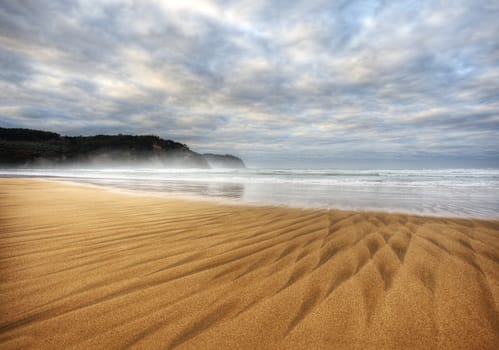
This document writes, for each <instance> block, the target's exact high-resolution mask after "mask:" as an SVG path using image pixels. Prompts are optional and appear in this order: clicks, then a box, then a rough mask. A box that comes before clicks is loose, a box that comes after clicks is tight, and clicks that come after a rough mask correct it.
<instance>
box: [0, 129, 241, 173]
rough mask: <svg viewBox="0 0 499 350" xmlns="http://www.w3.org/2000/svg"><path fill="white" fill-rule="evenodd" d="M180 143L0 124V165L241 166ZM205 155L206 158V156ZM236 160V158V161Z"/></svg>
mask: <svg viewBox="0 0 499 350" xmlns="http://www.w3.org/2000/svg"><path fill="white" fill-rule="evenodd" d="M212 156H213V155H211V154H210V155H208V156H207V157H205V156H204V155H202V154H199V153H196V152H194V151H191V150H190V149H189V147H187V146H186V145H184V144H182V143H178V142H175V141H171V140H163V139H161V138H159V137H158V136H153V135H145V136H134V135H121V134H120V135H96V136H61V135H59V134H56V133H53V132H47V131H40V130H31V129H9V128H0V165H3V166H12V165H38V166H43V165H51V166H52V165H63V164H64V165H66V164H68V165H71V164H74V165H76V164H79V163H84V164H86V165H96V166H97V165H106V166H109V165H113V166H114V165H133V164H142V165H148V166H151V165H157V166H167V167H183V168H186V167H189V168H210V167H230V168H244V167H245V166H244V163H243V162H242V161H241V159H239V158H237V157H234V156H231V155H224V156H221V155H215V156H216V157H217V158H216V162H215V163H213V164H212V162H210V161H209V158H212ZM207 158H208V159H207ZM236 160H238V161H236Z"/></svg>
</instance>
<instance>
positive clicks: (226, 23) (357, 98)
mask: <svg viewBox="0 0 499 350" xmlns="http://www.w3.org/2000/svg"><path fill="white" fill-rule="evenodd" d="M498 16H499V6H497V5H495V4H494V3H493V2H488V1H485V0H484V1H471V0H461V1H455V2H453V6H452V7H449V6H448V5H447V4H445V3H440V2H434V1H418V2H415V1H400V2H384V1H282V2H281V1H209V0H203V1H195V2H192V3H191V2H189V1H183V2H164V1H140V2H138V1H117V0H108V1H83V0H82V1H70V2H69V1H52V2H50V3H45V2H39V1H19V2H13V1H0V88H1V89H2V95H1V96H0V118H1V120H2V124H5V125H7V126H18V127H30V128H41V129H43V128H46V129H48V128H50V129H51V130H53V131H57V132H60V133H62V134H91V133H97V132H98V133H104V132H106V133H118V132H126V133H148V134H150V133H155V134H159V135H160V136H162V137H167V138H172V139H175V140H178V141H181V142H185V143H187V144H189V145H190V146H191V147H192V148H194V149H196V150H199V151H218V152H229V151H231V152H235V153H238V154H239V155H241V156H243V157H244V158H246V159H249V160H250V164H258V163H262V164H263V163H269V164H273V160H279V159H280V160H282V161H283V164H284V163H286V162H287V161H289V160H290V159H293V157H294V158H296V159H314V160H316V161H317V164H318V165H319V166H320V165H321V164H325V163H324V162H326V163H327V164H330V163H334V161H335V159H336V160H337V159H346V158H348V157H350V158H354V159H357V160H361V159H366V160H367V159H370V160H373V159H406V160H407V161H408V162H410V161H420V162H424V160H425V159H431V158H432V157H433V159H441V158H442V157H449V159H450V158H452V159H455V158H456V157H459V156H462V158H463V159H462V160H459V162H460V163H462V164H463V165H466V164H470V165H472V164H476V162H474V161H473V160H476V159H482V163H481V164H482V166H487V165H491V166H492V165H497V164H498V163H499V141H498V140H499V137H498V134H499V132H498V131H499V119H498V116H499V40H498V39H497V34H496V33H498V32H499V22H498V21H497V20H496V19H497V18H498ZM456 162H457V161H456Z"/></svg>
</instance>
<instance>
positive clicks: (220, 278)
mask: <svg viewBox="0 0 499 350" xmlns="http://www.w3.org/2000/svg"><path fill="white" fill-rule="evenodd" d="M498 305H499V222H498V221H483V220H470V219H454V218H435V217H421V216H414V215H405V214H388V213H371V212H348V211H321V210H299V209H289V208H277V207H256V206H236V205H225V204H214V203H207V202H201V201H199V202H196V201H192V200H182V199H171V198H160V197H153V196H146V195H130V194H124V193H117V192H112V191H109V190H104V189H99V188H92V187H85V186H76V185H70V184H63V183H55V182H46V181H34V180H25V179H0V348H2V349H19V348H23V349H26V348H33V349H68V348H75V349H99V348H103V349H118V348H128V347H130V348H144V349H170V348H178V349H497V348H499V315H498Z"/></svg>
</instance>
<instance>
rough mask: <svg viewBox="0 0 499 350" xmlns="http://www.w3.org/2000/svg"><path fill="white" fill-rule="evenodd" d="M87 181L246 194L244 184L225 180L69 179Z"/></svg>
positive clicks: (224, 194)
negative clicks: (214, 181) (224, 181)
mask: <svg viewBox="0 0 499 350" xmlns="http://www.w3.org/2000/svg"><path fill="white" fill-rule="evenodd" d="M69 180H71V181H77V182H85V183H89V184H92V185H101V186H113V187H119V188H123V189H127V190H136V191H148V192H151V190H152V191H158V192H164V193H171V194H181V195H193V196H203V197H215V198H226V199H241V198H243V196H244V184H242V183H223V182H216V183H213V182H212V183H210V182H186V181H157V180H155V181H154V182H148V181H143V180H141V179H136V180H135V179H92V178H89V179H85V180H83V181H82V179H81V178H74V179H69Z"/></svg>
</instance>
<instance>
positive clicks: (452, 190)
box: [0, 168, 499, 219]
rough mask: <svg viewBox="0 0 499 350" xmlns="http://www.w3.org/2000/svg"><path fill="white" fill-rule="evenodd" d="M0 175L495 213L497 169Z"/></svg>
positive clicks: (254, 200) (346, 205) (272, 199)
mask: <svg viewBox="0 0 499 350" xmlns="http://www.w3.org/2000/svg"><path fill="white" fill-rule="evenodd" d="M0 176H3V177H7V176H16V177H36V178H45V179H52V180H65V181H76V182H81V183H88V184H94V185H101V186H107V187H113V188H120V189H127V190H140V191H149V192H154V193H167V194H173V195H181V196H200V197H204V198H215V199H226V200H231V201H237V202H240V203H250V204H271V205H286V206H293V207H314V208H337V209H364V210H382V211H395V212H408V213H417V214H425V215H442V216H458V217H475V218H489V219H491V218H492V219H498V218H499V170H497V169H450V170H305V169H294V170H289V169H244V170H229V169H227V170H225V169H224V170H221V169H210V170H204V169H203V170H197V169H161V168H154V169H153V168H134V169H131V168H128V169H127V168H120V169H116V168H113V169H109V168H86V169H85V168H79V169H76V168H73V169H71V168H57V169H42V168H40V169H1V170H0Z"/></svg>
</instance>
